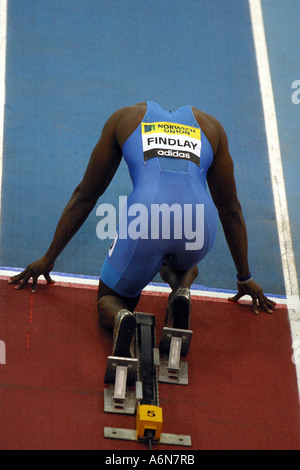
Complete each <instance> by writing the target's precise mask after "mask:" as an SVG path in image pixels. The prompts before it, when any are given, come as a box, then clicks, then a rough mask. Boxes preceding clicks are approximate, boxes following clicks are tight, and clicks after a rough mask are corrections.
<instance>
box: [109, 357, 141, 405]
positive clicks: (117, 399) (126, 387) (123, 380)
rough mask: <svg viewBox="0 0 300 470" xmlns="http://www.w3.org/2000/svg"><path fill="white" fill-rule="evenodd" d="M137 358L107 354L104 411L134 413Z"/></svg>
mask: <svg viewBox="0 0 300 470" xmlns="http://www.w3.org/2000/svg"><path fill="white" fill-rule="evenodd" d="M137 368H138V359H136V358H133V359H132V358H128V357H117V356H108V360H107V367H106V374H105V379H104V383H106V384H109V388H105V389H104V412H105V413H121V414H135V413H136V406H137V399H138V397H137V395H138V394H137V387H138V383H137V382H136V380H137Z"/></svg>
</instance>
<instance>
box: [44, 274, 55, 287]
mask: <svg viewBox="0 0 300 470" xmlns="http://www.w3.org/2000/svg"><path fill="white" fill-rule="evenodd" d="M44 278H45V279H46V281H47V282H48V284H55V281H54V280H53V279H52V278H51V277H50V274H49V273H47V274H44Z"/></svg>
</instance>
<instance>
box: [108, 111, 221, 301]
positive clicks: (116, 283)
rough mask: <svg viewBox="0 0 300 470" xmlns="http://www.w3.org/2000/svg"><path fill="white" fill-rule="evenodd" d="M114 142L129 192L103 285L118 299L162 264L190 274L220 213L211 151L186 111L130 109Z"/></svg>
mask: <svg viewBox="0 0 300 470" xmlns="http://www.w3.org/2000/svg"><path fill="white" fill-rule="evenodd" d="M117 138H118V141H119V145H120V147H121V148H122V153H123V156H124V159H125V161H126V163H127V165H128V168H129V172H130V175H131V179H132V182H133V191H132V193H131V194H130V196H129V197H128V200H127V207H126V208H125V211H124V213H123V216H122V217H121V220H120V226H119V234H118V236H117V238H116V240H115V243H114V244H113V246H112V249H111V250H110V252H109V254H108V256H107V258H106V260H105V263H104V266H103V268H102V272H101V279H102V280H103V282H104V283H105V284H106V285H107V286H109V287H110V288H112V289H113V290H115V291H116V292H118V293H119V294H121V295H130V296H136V295H138V294H139V292H140V291H141V289H142V288H143V287H144V286H145V285H146V284H147V283H148V282H150V280H151V279H153V277H154V276H155V274H156V273H157V272H158V271H159V270H160V267H161V266H162V264H163V263H164V262H167V263H168V264H169V265H170V266H172V267H173V269H177V270H182V271H185V270H189V269H190V268H191V267H193V266H195V265H196V264H198V263H199V262H200V261H201V259H202V258H203V257H204V256H205V255H206V254H207V253H208V251H209V250H210V249H211V247H212V245H213V243H214V240H215V234H216V228H217V213H216V208H215V206H214V204H213V202H212V199H211V198H210V196H209V195H208V194H207V192H206V174H207V170H208V169H209V167H210V165H211V163H212V161H213V149H212V146H211V144H210V142H209V141H208V139H207V137H206V135H205V133H204V132H203V131H202V129H201V128H200V126H199V124H198V122H197V119H196V117H195V115H194V113H193V110H192V108H191V107H189V106H184V107H182V108H179V109H178V110H176V111H175V112H169V111H166V110H164V109H163V108H161V106H160V105H158V104H157V103H154V102H146V104H145V105H144V106H143V105H138V106H136V107H133V108H131V109H129V110H128V112H126V113H125V114H124V119H123V120H122V119H121V120H120V124H119V126H118V130H117ZM124 228H125V230H124ZM129 286H130V287H129Z"/></svg>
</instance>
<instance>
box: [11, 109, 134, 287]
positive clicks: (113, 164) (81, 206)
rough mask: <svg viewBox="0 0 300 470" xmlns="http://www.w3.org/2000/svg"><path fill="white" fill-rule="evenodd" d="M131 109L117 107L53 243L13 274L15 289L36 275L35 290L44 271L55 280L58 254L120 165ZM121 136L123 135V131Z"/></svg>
mask: <svg viewBox="0 0 300 470" xmlns="http://www.w3.org/2000/svg"><path fill="white" fill-rule="evenodd" d="M130 112H131V113H132V111H131V108H130V109H127V108H123V109H121V110H119V111H116V112H115V113H114V114H113V115H112V116H111V117H110V118H109V119H108V121H107V122H106V124H105V125H104V127H103V131H102V134H101V137H100V139H99V141H98V143H97V144H96V146H95V148H94V150H93V152H92V155H91V157H90V160H89V163H88V166H87V169H86V172H85V174H84V176H83V179H82V181H81V182H80V183H79V185H78V186H77V187H76V188H75V190H74V192H73V194H72V196H71V198H70V201H69V202H68V204H67V205H66V207H65V209H64V211H63V213H62V215H61V217H60V220H59V222H58V225H57V228H56V231H55V234H54V237H53V240H52V243H51V245H50V246H49V248H48V250H47V252H46V253H45V254H44V255H43V256H42V257H41V258H40V259H38V260H37V261H35V262H34V263H31V264H30V265H29V266H27V268H26V269H25V270H24V271H23V272H22V273H20V274H18V275H16V276H14V277H12V278H11V280H10V281H9V283H11V284H17V285H16V287H15V289H21V288H22V287H24V285H25V284H27V282H28V281H29V279H30V278H31V277H32V278H33V284H32V292H35V291H36V288H37V280H38V277H39V276H40V275H44V277H45V279H46V280H47V282H49V283H51V282H53V281H52V279H51V278H50V276H49V273H50V271H52V270H53V266H54V262H55V260H56V258H57V257H58V255H59V254H60V253H61V252H62V250H63V249H64V248H65V247H66V245H67V244H68V243H69V241H70V240H71V238H72V237H73V236H74V235H75V233H76V232H77V231H78V230H79V228H80V227H81V226H82V224H83V223H84V221H85V220H86V219H87V217H88V215H89V214H90V212H91V211H92V210H93V208H94V206H95V204H96V202H97V200H98V198H99V197H100V196H101V195H102V194H103V193H104V191H105V190H106V188H107V187H108V185H109V183H110V181H111V179H112V178H113V176H114V174H115V172H116V170H117V168H118V166H119V163H120V161H121V158H122V151H121V147H120V144H119V142H118V137H117V133H118V132H119V133H120V134H122V133H121V132H120V131H119V130H118V125H119V124H120V122H121V121H122V120H123V119H124V118H125V117H126V115H128V113H130ZM120 137H121V138H122V135H121V136H120ZM19 281H21V282H20V283H19Z"/></svg>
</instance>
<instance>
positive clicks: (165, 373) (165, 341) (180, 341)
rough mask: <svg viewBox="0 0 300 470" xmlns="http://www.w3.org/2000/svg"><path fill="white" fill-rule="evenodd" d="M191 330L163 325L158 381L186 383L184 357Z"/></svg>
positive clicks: (188, 344)
mask: <svg viewBox="0 0 300 470" xmlns="http://www.w3.org/2000/svg"><path fill="white" fill-rule="evenodd" d="M192 335H193V331H192V330H181V329H178V328H167V327H165V328H164V329H163V331H162V336H161V340H160V345H159V350H160V353H161V360H160V367H159V381H160V382H165V383H172V384H180V385H187V384H188V364H187V362H186V361H182V360H181V358H182V357H186V356H187V353H188V350H189V347H190V343H191V339H192Z"/></svg>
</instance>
